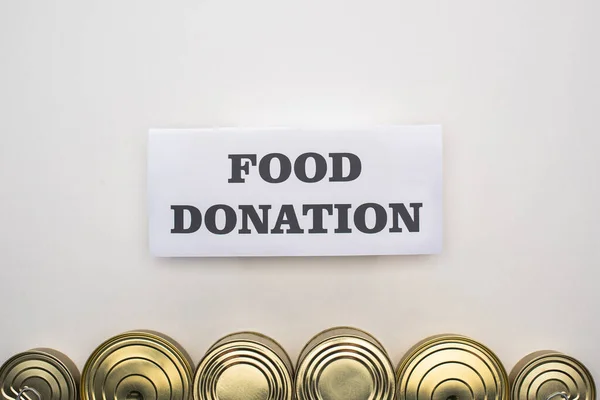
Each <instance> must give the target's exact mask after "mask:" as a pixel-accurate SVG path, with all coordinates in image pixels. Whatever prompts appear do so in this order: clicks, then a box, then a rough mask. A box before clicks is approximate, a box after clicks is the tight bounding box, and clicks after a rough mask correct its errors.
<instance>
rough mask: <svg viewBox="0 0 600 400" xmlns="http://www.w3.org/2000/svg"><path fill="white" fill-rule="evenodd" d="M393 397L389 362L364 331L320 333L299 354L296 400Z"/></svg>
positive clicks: (382, 351) (363, 399)
mask: <svg viewBox="0 0 600 400" xmlns="http://www.w3.org/2000/svg"><path fill="white" fill-rule="evenodd" d="M345 331H347V333H346V334H344V332H345ZM394 393H395V381H394V369H393V366H392V364H391V361H390V360H389V357H388V355H387V354H386V353H385V350H384V349H383V348H382V346H381V345H380V344H379V343H378V342H377V341H376V340H375V339H374V338H372V337H371V336H370V335H368V334H367V333H365V332H363V331H359V330H356V329H354V328H334V329H331V330H328V331H325V332H322V333H321V334H319V335H317V336H315V337H314V338H313V339H312V340H311V341H310V342H309V344H308V345H307V347H305V349H304V350H303V351H302V353H301V357H300V360H299V364H298V367H297V372H296V397H297V399H298V400H314V399H327V400H367V399H369V400H391V399H393V398H394Z"/></svg>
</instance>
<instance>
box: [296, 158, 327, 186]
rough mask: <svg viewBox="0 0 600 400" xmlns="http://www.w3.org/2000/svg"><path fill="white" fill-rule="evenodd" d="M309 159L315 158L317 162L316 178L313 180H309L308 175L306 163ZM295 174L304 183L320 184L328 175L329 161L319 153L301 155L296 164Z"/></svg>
mask: <svg viewBox="0 0 600 400" xmlns="http://www.w3.org/2000/svg"><path fill="white" fill-rule="evenodd" d="M309 158H313V159H314V160H315V176H313V177H312V178H309V177H308V176H307V174H306V161H307V160H308V159H309ZM294 173H295V174H296V177H297V178H298V179H300V180H301V181H302V182H306V183H314V182H319V181H320V180H321V179H323V178H325V175H326V174H327V161H326V160H325V158H324V157H323V156H322V155H320V154H318V153H304V154H301V155H300V156H299V157H298V158H297V159H296V161H295V162H294Z"/></svg>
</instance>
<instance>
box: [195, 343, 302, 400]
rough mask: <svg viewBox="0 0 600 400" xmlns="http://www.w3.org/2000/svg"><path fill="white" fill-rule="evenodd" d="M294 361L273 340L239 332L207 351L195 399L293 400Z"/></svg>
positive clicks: (196, 381)
mask: <svg viewBox="0 0 600 400" xmlns="http://www.w3.org/2000/svg"><path fill="white" fill-rule="evenodd" d="M292 374H293V368H292V362H291V361H290V358H289V357H288V355H287V353H286V352H285V351H284V350H283V348H282V347H281V346H280V345H279V344H278V343H277V342H275V341H274V340H273V339H271V338H269V337H267V336H264V335H262V334H259V333H256V332H239V333H234V334H231V335H228V336H225V337H224V338H222V339H220V340H219V341H218V342H216V343H215V344H214V345H212V346H211V348H210V349H209V350H208V352H207V353H206V355H205V356H204V358H203V359H202V361H200V364H198V368H197V369H196V373H195V376H194V386H193V395H194V400H250V399H252V400H292V398H293V387H292Z"/></svg>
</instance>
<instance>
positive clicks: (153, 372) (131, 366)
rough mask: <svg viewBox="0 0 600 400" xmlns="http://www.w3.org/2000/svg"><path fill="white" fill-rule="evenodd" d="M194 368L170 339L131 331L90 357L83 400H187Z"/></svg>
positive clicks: (109, 342) (182, 351)
mask: <svg viewBox="0 0 600 400" xmlns="http://www.w3.org/2000/svg"><path fill="white" fill-rule="evenodd" d="M191 380H192V367H191V361H190V358H189V356H188V355H187V354H186V353H185V351H184V350H183V348H181V346H179V344H177V343H176V342H175V341H174V340H173V339H171V338H169V337H168V336H165V335H162V334H159V333H157V332H152V331H132V332H126V333H123V334H121V335H118V336H115V337H112V338H110V339H108V340H107V341H105V342H104V343H102V344H101V345H100V346H99V347H98V348H97V349H96V350H95V351H94V352H93V353H92V355H91V356H90V358H89V359H88V361H87V362H86V364H85V367H84V368H83V375H82V378H81V399H82V400H111V399H122V400H188V399H189V397H190V392H191V390H190V389H191V387H190V385H191Z"/></svg>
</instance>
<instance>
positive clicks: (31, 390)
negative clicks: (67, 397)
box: [15, 386, 42, 400]
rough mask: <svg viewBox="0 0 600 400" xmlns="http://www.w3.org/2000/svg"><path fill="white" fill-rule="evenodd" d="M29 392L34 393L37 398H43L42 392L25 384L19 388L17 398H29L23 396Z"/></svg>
mask: <svg viewBox="0 0 600 400" xmlns="http://www.w3.org/2000/svg"><path fill="white" fill-rule="evenodd" d="M27 392H29V393H33V394H34V395H35V396H36V397H37V400H42V395H41V394H40V392H38V391H37V390H35V389H34V388H32V387H29V386H23V387H22V388H21V390H19V393H17V398H16V399H15V400H27V399H25V398H23V395H24V394H25V393H27Z"/></svg>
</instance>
